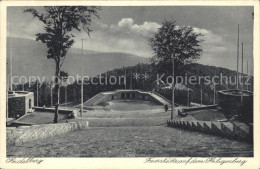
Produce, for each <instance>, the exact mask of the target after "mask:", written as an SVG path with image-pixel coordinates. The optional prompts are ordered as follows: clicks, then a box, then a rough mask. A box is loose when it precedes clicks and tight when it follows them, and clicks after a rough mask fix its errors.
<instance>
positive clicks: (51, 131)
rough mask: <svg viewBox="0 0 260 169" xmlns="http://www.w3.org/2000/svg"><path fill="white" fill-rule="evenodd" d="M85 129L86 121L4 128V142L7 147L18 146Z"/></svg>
mask: <svg viewBox="0 0 260 169" xmlns="http://www.w3.org/2000/svg"><path fill="white" fill-rule="evenodd" d="M87 127H88V121H82V122H69V123H56V124H41V125H31V126H20V127H18V128H16V127H6V142H7V145H19V144H22V143H24V142H29V141H34V140H38V139H44V138H47V137H51V136H56V135H60V134H63V133H66V132H69V131H73V130H77V129H84V128H87Z"/></svg>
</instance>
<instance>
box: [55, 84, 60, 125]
mask: <svg viewBox="0 0 260 169" xmlns="http://www.w3.org/2000/svg"><path fill="white" fill-rule="evenodd" d="M59 104H60V85H59V84H57V104H56V106H55V114H54V120H53V122H54V123H57V122H58V113H59Z"/></svg>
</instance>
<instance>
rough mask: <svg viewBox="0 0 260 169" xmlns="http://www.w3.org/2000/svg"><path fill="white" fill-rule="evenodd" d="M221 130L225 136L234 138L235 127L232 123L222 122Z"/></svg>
mask: <svg viewBox="0 0 260 169" xmlns="http://www.w3.org/2000/svg"><path fill="white" fill-rule="evenodd" d="M221 130H222V131H223V134H224V135H225V136H227V137H231V138H232V137H234V136H235V133H234V126H233V124H232V123H229V122H221Z"/></svg>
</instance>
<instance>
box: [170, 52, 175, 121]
mask: <svg viewBox="0 0 260 169" xmlns="http://www.w3.org/2000/svg"><path fill="white" fill-rule="evenodd" d="M174 58H175V51H173V58H172V77H173V78H172V111H171V119H173V115H174Z"/></svg>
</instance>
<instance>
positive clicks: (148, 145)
mask: <svg viewBox="0 0 260 169" xmlns="http://www.w3.org/2000/svg"><path fill="white" fill-rule="evenodd" d="M5 9H6V15H5V16H6V23H5V25H4V27H5V30H6V34H4V37H2V39H4V40H5V41H6V46H5V50H6V53H5V54H6V56H5V57H4V58H5V63H1V64H5V65H6V67H5V69H6V77H5V78H4V79H3V80H5V85H6V89H5V93H6V96H5V98H6V99H5V105H6V109H5V111H6V113H5V114H6V115H5V116H6V117H5V119H6V123H5V131H4V132H5V133H4V134H5V135H6V137H5V141H6V145H5V147H6V153H5V156H6V160H5V163H6V164H11V163H16V164H17V163H35V164H38V165H39V164H40V163H44V160H43V161H42V160H41V158H64V157H66V158H77V159H85V158H91V159H94V158H100V157H102V158H105V157H106V158H110V159H112V158H140V157H142V158H144V160H143V163H150V164H153V163H177V164H178V163H184V164H187V163H212V164H218V165H219V166H220V165H223V164H225V163H229V164H232V163H233V164H235V165H234V166H238V167H239V166H243V165H245V164H246V163H247V161H246V160H245V159H243V158H245V157H247V158H254V157H255V156H254V153H255V151H254V146H255V140H254V134H256V133H255V132H254V126H255V125H254V122H256V121H255V113H257V112H254V103H255V102H254V101H255V97H254V96H255V94H256V93H255V92H256V91H255V90H254V89H255V86H254V81H255V76H254V75H255V73H256V72H254V68H255V66H256V64H258V63H255V57H256V56H254V53H255V52H254V50H255V49H254V40H255V38H254V26H255V25H254V24H255V20H256V19H258V20H259V18H258V16H255V6H254V5H239V6H237V5H235V4H234V5H233V6H232V5H227V6H210V5H208V6H205V5H201V6H199V5H196V6H194V5H188V6H187V5H178V6H177V5H167V6H166V5H162V6H160V5H134V4H132V5H131V6H126V5H88V4H87V3H84V4H83V5H46V6H45V5H40V6H36V5H28V6H26V5H18V6H11V5H10V6H6V8H5ZM2 27H3V26H2ZM257 49H258V47H257ZM257 57H258V56H257ZM258 80H259V79H258ZM3 93H4V92H3ZM1 102H3V100H1ZM162 157H164V158H162ZM166 157H167V158H166ZM179 157H183V158H187V160H186V161H185V160H184V161H178V160H179ZM197 157H198V159H197ZM227 157H228V158H231V160H229V161H228V158H227ZM199 158H201V161H200V160H199ZM226 158H227V159H226ZM68 160H69V159H68ZM57 166H58V164H57ZM129 167H130V166H129Z"/></svg>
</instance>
